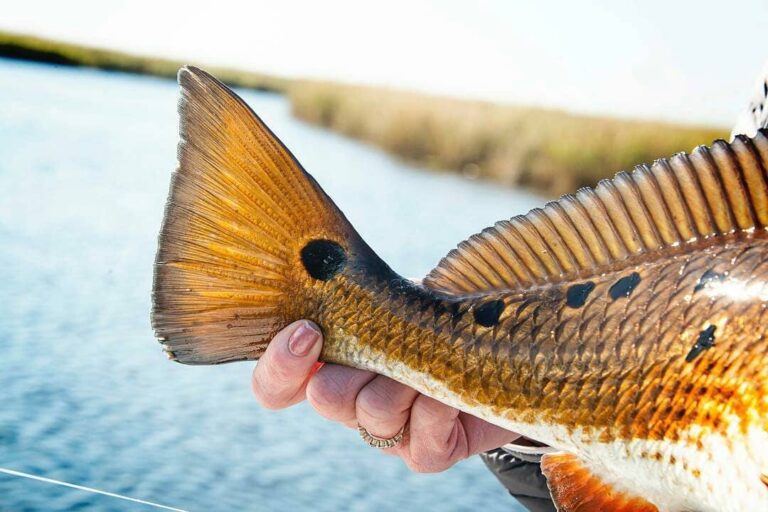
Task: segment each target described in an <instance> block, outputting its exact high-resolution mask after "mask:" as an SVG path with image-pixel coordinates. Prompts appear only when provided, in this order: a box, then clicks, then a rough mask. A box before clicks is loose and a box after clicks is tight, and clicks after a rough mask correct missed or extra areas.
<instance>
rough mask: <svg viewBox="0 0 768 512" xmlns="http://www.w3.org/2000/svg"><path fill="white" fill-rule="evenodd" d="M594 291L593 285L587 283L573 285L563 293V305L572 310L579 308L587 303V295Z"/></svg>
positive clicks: (590, 282)
mask: <svg viewBox="0 0 768 512" xmlns="http://www.w3.org/2000/svg"><path fill="white" fill-rule="evenodd" d="M594 289H595V283H593V282H592V281H587V282H586V283H581V284H575V285H573V286H571V287H570V288H568V291H567V292H565V303H566V304H568V305H569V306H570V307H572V308H580V307H581V306H583V305H584V304H585V303H586V302H587V298H588V297H589V294H590V293H592V290H594Z"/></svg>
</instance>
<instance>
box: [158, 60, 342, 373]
mask: <svg viewBox="0 0 768 512" xmlns="http://www.w3.org/2000/svg"><path fill="white" fill-rule="evenodd" d="M179 84H180V85H181V91H182V95H181V99H180V101H179V116H180V127H179V132H180V139H181V140H180V143H179V148H178V168H177V170H176V171H175V172H174V174H173V176H172V179H171V187H170V192H169V197H168V202H167V204H166V209H165V216H164V219H163V225H162V229H161V232H160V236H159V239H158V251H157V256H156V260H155V278H154V286H153V292H152V297H153V308H152V326H153V328H154V330H155V333H156V335H157V337H158V338H159V339H160V340H161V342H162V343H163V344H164V346H165V349H166V351H167V352H168V354H169V355H170V357H171V358H172V359H175V360H177V361H179V362H182V363H188V364H214V363H222V362H228V361H235V360H244V359H258V357H259V356H260V355H261V354H262V353H263V351H264V350H265V348H266V346H267V343H268V342H269V340H270V339H272V337H273V336H274V335H275V334H276V333H277V331H278V330H279V329H281V328H282V327H284V326H285V325H286V324H287V323H289V322H290V321H293V320H297V319H298V318H294V316H295V314H294V312H293V309H291V308H294V309H295V303H298V302H299V300H297V299H296V298H295V297H294V298H293V300H291V297H290V295H289V294H290V293H296V292H295V290H297V286H299V285H300V284H301V279H304V278H306V276H304V275H303V274H301V272H303V271H304V269H303V268H301V262H300V251H301V249H302V247H303V244H305V243H307V241H308V240H311V239H329V240H334V241H338V242H339V243H341V244H347V243H348V242H349V240H350V239H353V238H355V237H357V235H356V233H355V232H354V229H353V228H352V227H351V226H350V225H349V223H348V222H347V220H346V219H345V218H344V215H343V214H342V213H341V211H340V210H339V209H338V208H337V207H336V206H335V205H334V204H333V202H332V201H331V199H330V198H329V197H328V196H327V195H326V194H325V193H324V192H323V190H322V189H321V188H320V186H319V185H318V184H317V183H316V182H315V181H314V179H313V178H312V177H311V176H310V175H309V174H307V173H306V172H305V171H304V170H303V169H302V167H301V165H300V164H299V163H298V161H297V160H296V159H295V158H294V157H293V155H292V154H291V153H290V152H289V151H288V150H287V149H286V148H285V146H283V144H282V143H281V142H280V140H279V139H278V138H277V137H276V136H275V135H274V134H273V133H272V132H271V131H270V130H269V128H267V126H266V125H265V124H264V123H263V121H262V120H261V119H259V117H258V116H257V115H256V114H255V113H254V112H253V111H252V110H251V109H250V108H249V107H248V105H247V104H246V103H245V102H244V101H243V100H242V99H240V98H239V97H238V96H237V95H236V94H235V93H233V92H232V91H231V90H229V89H228V88H227V87H226V86H224V85H223V84H222V83H221V82H219V81H218V80H216V79H215V78H213V77H212V76H210V75H209V74H207V73H206V72H204V71H202V70H199V69H196V68H193V67H186V68H182V69H181V70H180V71H179ZM291 304H294V305H293V306H292V305H291Z"/></svg>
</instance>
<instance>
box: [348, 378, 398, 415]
mask: <svg viewBox="0 0 768 512" xmlns="http://www.w3.org/2000/svg"><path fill="white" fill-rule="evenodd" d="M356 405H357V408H358V410H359V411H360V412H361V413H362V414H364V415H366V416H370V417H371V418H373V419H376V420H386V419H388V418H389V417H390V416H391V415H392V413H394V412H400V411H396V410H395V408H396V404H395V401H394V397H393V396H392V395H391V394H390V393H387V392H386V391H384V390H382V389H380V388H379V387H378V386H368V387H366V388H364V389H363V390H362V391H361V392H360V394H359V395H357V404H356Z"/></svg>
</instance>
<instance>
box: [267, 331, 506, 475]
mask: <svg viewBox="0 0 768 512" xmlns="http://www.w3.org/2000/svg"><path fill="white" fill-rule="evenodd" d="M321 347H322V335H321V334H320V329H319V328H318V327H317V326H316V325H314V324H313V323H311V322H308V321H306V320H300V321H298V322H294V323H293V324H291V325H289V326H288V327H286V328H285V329H283V330H282V331H281V332H279V333H278V334H277V335H276V336H275V338H274V339H273V340H272V342H271V343H270V344H269V346H268V347H267V350H266V352H265V353H264V355H263V356H262V357H261V359H260V361H259V363H258V364H257V365H256V369H255V370H254V372H253V379H252V387H253V392H254V394H255V395H256V399H257V400H258V401H259V403H261V405H263V406H264V407H266V408H268V409H283V408H285V407H289V406H291V405H294V404H296V403H299V402H301V401H303V400H305V399H306V400H308V401H309V403H310V405H311V406H312V407H313V408H314V409H315V411H317V413H318V414H320V415H321V416H323V417H325V418H327V419H329V420H332V421H336V422H338V423H341V424H343V425H346V426H347V427H350V428H357V426H358V424H359V425H362V426H363V427H364V428H365V429H366V430H367V431H368V432H369V433H371V434H373V435H375V436H377V437H381V438H390V437H393V436H394V435H395V434H397V433H398V432H399V431H400V429H401V428H402V427H403V425H405V424H406V423H407V424H408V427H407V429H406V430H407V431H406V435H405V437H404V438H403V440H402V442H401V443H400V444H398V445H397V446H395V447H393V448H387V449H384V450H383V451H384V452H385V453H388V454H391V455H395V456H398V457H400V458H401V459H403V461H404V462H405V463H406V465H407V466H408V467H409V468H411V469H412V470H414V471H418V472H423V473H431V472H438V471H444V470H446V469H448V468H449V467H451V466H452V465H454V464H455V463H457V462H459V461H460V460H463V459H465V458H467V457H469V456H471V455H474V454H476V453H480V452H484V451H487V450H490V449H493V448H496V447H498V446H501V445H503V444H505V443H509V442H511V441H513V440H515V439H517V438H518V437H519V435H518V434H515V433H514V432H510V431H508V430H504V429H502V428H500V427H497V426H495V425H492V424H490V423H488V422H486V421H484V420H481V419H479V418H476V417H474V416H471V415H469V414H466V413H463V412H460V411H459V410H457V409H455V408H453V407H449V406H447V405H445V404H442V403H440V402H438V401H437V400H434V399H432V398H430V397H428V396H425V395H422V394H421V393H419V392H418V391H416V390H414V389H412V388H410V387H408V386H405V385H404V384H400V383H399V382H396V381H394V380H392V379H390V378H388V377H384V376H382V375H377V374H375V373H372V372H368V371H363V370H358V369H355V368H348V367H346V366H341V365H335V364H324V365H322V366H320V367H319V369H318V366H319V365H318V364H317V358H318V357H319V355H320V349H321Z"/></svg>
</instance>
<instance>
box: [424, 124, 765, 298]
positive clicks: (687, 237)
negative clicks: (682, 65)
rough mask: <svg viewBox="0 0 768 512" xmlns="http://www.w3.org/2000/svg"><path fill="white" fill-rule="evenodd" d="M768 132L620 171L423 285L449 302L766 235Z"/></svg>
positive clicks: (449, 259) (495, 233)
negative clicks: (697, 244) (739, 235)
mask: <svg viewBox="0 0 768 512" xmlns="http://www.w3.org/2000/svg"><path fill="white" fill-rule="evenodd" d="M767 133H768V132H766V131H765V130H760V131H758V132H757V134H756V135H755V137H754V138H753V139H749V138H747V137H744V136H738V137H736V138H735V139H734V140H733V142H731V143H730V144H729V143H727V142H725V141H723V140H718V141H715V142H714V143H713V144H712V146H711V147H709V148H708V147H704V146H699V147H698V148H696V149H694V150H693V152H692V153H691V154H690V155H688V154H685V153H679V154H677V155H675V156H673V157H671V158H669V159H661V160H657V161H656V162H655V163H654V164H653V165H652V166H650V167H648V166H645V165H642V166H638V167H636V168H635V170H634V171H633V172H632V173H626V172H620V173H619V174H617V175H616V176H615V177H614V178H613V179H611V180H603V181H601V182H600V183H599V184H598V185H597V187H596V188H595V189H594V190H593V189H582V190H580V191H579V192H577V193H576V195H568V196H564V197H562V198H560V200H558V201H554V202H551V203H548V204H547V205H546V206H544V208H542V209H539V208H537V209H534V210H531V211H530V212H529V213H528V214H527V215H524V216H518V217H513V218H512V219H510V220H504V221H500V222H497V223H496V224H495V225H493V226H492V227H490V228H487V229H485V230H483V231H482V232H480V233H478V234H476V235H473V236H471V237H470V238H469V239H468V240H466V241H464V242H462V243H460V244H459V246H458V247H457V248H456V249H454V250H452V251H451V252H450V253H448V255H447V256H446V257H445V258H443V259H442V260H441V261H440V263H439V264H438V266H437V267H436V268H435V269H434V270H432V271H431V272H430V273H429V274H428V275H427V277H426V278H425V279H424V284H425V285H426V286H428V287H430V288H432V289H434V290H438V291H441V292H444V293H449V294H456V295H460V294H472V293H485V292H490V291H500V290H509V291H515V290H522V289H525V288H529V287H531V286H537V285H542V284H545V283H551V282H557V281H561V280H566V279H569V278H573V277H577V276H581V277H586V276H589V275H593V274H595V273H598V272H600V271H601V269H604V268H606V267H607V266H611V265H615V264H616V263H620V262H621V261H624V260H627V259H629V258H631V257H634V256H639V255H643V254H649V253H654V252H661V251H664V250H666V249H669V248H672V247H676V246H679V245H681V244H686V243H690V242H693V241H696V240H700V239H703V238H708V237H712V236H716V235H720V234H727V233H732V232H735V231H744V230H751V229H756V228H765V227H766V226H768V175H767V174H766V169H768V137H767V136H766V135H767Z"/></svg>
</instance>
